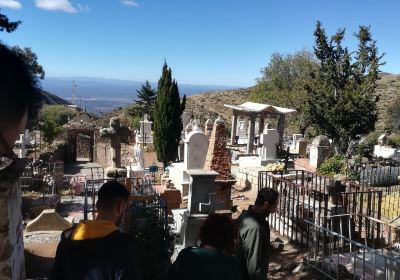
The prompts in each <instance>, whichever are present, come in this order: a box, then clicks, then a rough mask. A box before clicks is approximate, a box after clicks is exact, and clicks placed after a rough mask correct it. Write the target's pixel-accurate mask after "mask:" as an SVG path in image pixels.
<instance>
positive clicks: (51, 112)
mask: <svg viewBox="0 0 400 280" xmlns="http://www.w3.org/2000/svg"><path fill="white" fill-rule="evenodd" d="M76 114H77V112H76V111H75V110H73V109H71V108H68V107H67V106H63V105H44V106H43V107H42V109H41V111H40V114H39V121H38V123H37V124H36V126H37V127H38V128H39V129H40V130H41V131H42V135H43V139H44V141H45V142H47V143H51V142H53V140H54V139H55V138H56V137H57V136H58V135H59V134H60V133H61V132H63V128H62V126H63V125H64V124H66V123H67V122H68V120H69V119H71V118H73V117H75V116H76Z"/></svg>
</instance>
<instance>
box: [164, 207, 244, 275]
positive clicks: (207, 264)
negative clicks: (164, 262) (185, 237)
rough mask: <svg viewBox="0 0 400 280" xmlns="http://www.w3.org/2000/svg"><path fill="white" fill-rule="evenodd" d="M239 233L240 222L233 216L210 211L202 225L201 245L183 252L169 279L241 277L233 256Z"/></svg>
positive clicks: (171, 270)
mask: <svg viewBox="0 0 400 280" xmlns="http://www.w3.org/2000/svg"><path fill="white" fill-rule="evenodd" d="M236 236H237V230H236V225H235V223H234V222H233V221H232V219H231V218H230V217H229V216H226V215H223V214H210V215H209V216H208V218H207V219H206V221H205V222H204V223H203V225H202V226H201V228H200V236H199V239H200V243H201V245H200V247H187V248H185V249H183V250H182V251H180V252H179V255H178V257H177V259H176V261H175V262H174V263H173V264H172V266H171V267H170V269H169V271H168V274H167V277H166V280H189V279H190V280H222V279H229V280H240V272H239V268H238V265H237V262H236V259H235V258H234V257H233V256H232V254H233V251H234V240H235V238H236Z"/></svg>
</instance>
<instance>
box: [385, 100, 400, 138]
mask: <svg viewBox="0 0 400 280" xmlns="http://www.w3.org/2000/svg"><path fill="white" fill-rule="evenodd" d="M385 113H386V118H385V119H386V120H385V126H386V129H388V130H390V131H393V132H399V131H400V97H397V98H395V99H394V100H393V101H392V102H391V103H390V104H389V105H388V107H387V110H386V112H385Z"/></svg>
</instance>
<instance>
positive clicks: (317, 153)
mask: <svg viewBox="0 0 400 280" xmlns="http://www.w3.org/2000/svg"><path fill="white" fill-rule="evenodd" d="M331 155H332V145H331V143H330V141H329V139H328V137H326V136H324V135H320V136H317V137H315V138H314V140H313V141H312V144H311V147H310V165H311V166H313V167H315V168H318V167H319V166H320V165H321V164H322V163H323V162H324V161H325V160H326V159H327V158H328V157H330V156H331Z"/></svg>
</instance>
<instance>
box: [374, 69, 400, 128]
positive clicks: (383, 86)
mask: <svg viewBox="0 0 400 280" xmlns="http://www.w3.org/2000/svg"><path fill="white" fill-rule="evenodd" d="M377 93H378V94H379V96H380V98H379V101H378V122H377V123H376V130H380V131H383V130H384V129H385V122H388V121H390V120H388V117H387V115H386V108H387V107H388V105H389V104H390V103H391V102H392V101H393V100H394V99H395V98H400V75H387V74H386V75H383V76H382V78H381V79H380V80H379V82H378V87H377Z"/></svg>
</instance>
